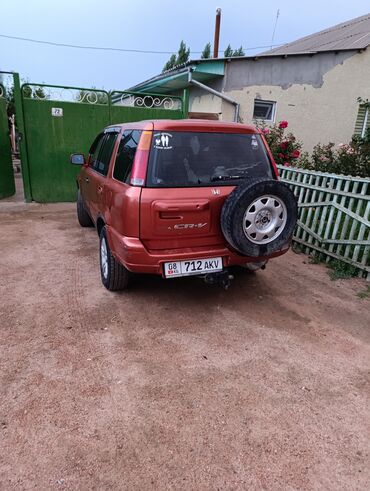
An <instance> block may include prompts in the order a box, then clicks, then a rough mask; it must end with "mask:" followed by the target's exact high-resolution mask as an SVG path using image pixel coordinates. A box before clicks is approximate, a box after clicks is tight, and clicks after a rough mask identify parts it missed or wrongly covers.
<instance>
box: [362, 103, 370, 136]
mask: <svg viewBox="0 0 370 491" xmlns="http://www.w3.org/2000/svg"><path fill="white" fill-rule="evenodd" d="M368 127H369V108H368V107H367V108H366V110H365V116H364V121H363V123H362V130H361V138H365V133H366V130H367V128H368Z"/></svg>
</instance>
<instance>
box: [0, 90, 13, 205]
mask: <svg viewBox="0 0 370 491" xmlns="http://www.w3.org/2000/svg"><path fill="white" fill-rule="evenodd" d="M14 193H15V184H14V172H13V165H12V155H11V147H10V139H9V128H8V115H7V110H6V99H5V89H4V87H3V86H2V85H0V199H2V198H7V197H8V196H12V195H13V194H14Z"/></svg>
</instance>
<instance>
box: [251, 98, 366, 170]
mask: <svg viewBox="0 0 370 491" xmlns="http://www.w3.org/2000/svg"><path fill="white" fill-rule="evenodd" d="M362 103H363V104H367V105H368V106H367V107H370V101H362ZM287 127H288V121H280V123H278V124H274V125H273V126H266V125H265V124H264V123H257V128H259V129H260V130H261V131H262V133H263V134H264V135H265V138H266V141H267V143H268V145H269V147H270V149H271V152H272V155H273V157H274V159H275V162H276V163H277V164H280V165H285V166H292V167H300V168H302V169H307V170H312V171H320V172H330V173H333V174H345V175H352V176H361V177H370V128H368V129H367V131H366V132H365V135H364V136H363V137H360V136H353V138H352V140H351V141H350V143H340V144H339V145H338V146H336V145H335V143H331V142H330V143H327V144H326V145H322V144H321V143H318V144H317V145H315V147H314V148H313V152H312V155H311V156H310V155H309V154H308V153H307V152H304V153H303V154H302V153H301V148H302V143H301V142H300V141H298V140H297V139H296V138H295V136H294V135H293V134H292V133H288V134H285V130H286V128H287Z"/></svg>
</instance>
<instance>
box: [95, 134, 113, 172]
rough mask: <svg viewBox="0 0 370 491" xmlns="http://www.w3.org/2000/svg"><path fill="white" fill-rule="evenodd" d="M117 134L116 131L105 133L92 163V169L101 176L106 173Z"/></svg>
mask: <svg viewBox="0 0 370 491" xmlns="http://www.w3.org/2000/svg"><path fill="white" fill-rule="evenodd" d="M117 136H118V134H117V133H106V135H105V137H104V141H103V144H102V146H101V149H100V152H99V154H98V157H97V159H96V160H95V162H94V164H93V169H94V170H96V172H99V174H103V176H106V175H107V173H108V167H109V162H110V158H111V156H112V152H113V147H114V144H115V143H116V139H117Z"/></svg>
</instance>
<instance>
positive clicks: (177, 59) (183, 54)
mask: <svg viewBox="0 0 370 491" xmlns="http://www.w3.org/2000/svg"><path fill="white" fill-rule="evenodd" d="M189 57H190V48H187V46H186V43H185V42H184V41H181V43H180V47H179V50H178V52H177V56H176V55H175V54H172V55H171V56H170V59H169V60H168V61H167V63H166V64H165V65H164V67H163V70H162V72H165V71H166V70H170V69H171V68H174V67H175V66H177V65H182V64H183V63H186V62H187V61H188V60H189Z"/></svg>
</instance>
